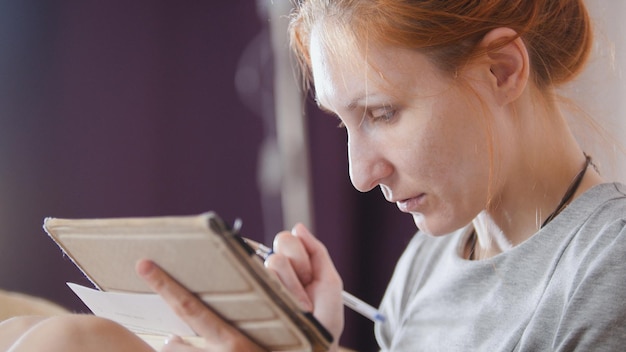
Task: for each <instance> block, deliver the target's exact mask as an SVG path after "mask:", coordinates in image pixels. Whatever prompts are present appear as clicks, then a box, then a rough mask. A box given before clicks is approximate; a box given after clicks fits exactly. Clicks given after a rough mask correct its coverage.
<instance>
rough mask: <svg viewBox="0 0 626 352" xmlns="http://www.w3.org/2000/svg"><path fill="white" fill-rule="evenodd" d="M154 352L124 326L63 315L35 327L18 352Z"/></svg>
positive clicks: (25, 336)
mask: <svg viewBox="0 0 626 352" xmlns="http://www.w3.org/2000/svg"><path fill="white" fill-rule="evenodd" d="M44 347H45V350H46V351H152V349H151V348H150V347H149V346H148V345H147V344H145V343H144V342H143V341H142V340H141V339H139V338H138V337H137V336H136V335H135V334H133V333H132V332H130V331H129V330H127V329H126V328H124V327H123V326H121V325H119V324H117V323H115V322H113V321H111V320H108V319H103V318H99V317H96V316H93V315H61V316H55V317H51V318H49V319H46V320H44V321H41V322H40V323H38V324H36V325H35V326H33V327H32V328H31V329H30V330H29V331H28V332H27V333H26V334H24V336H23V338H22V339H21V340H20V341H18V342H17V343H16V346H15V347H14V348H15V351H22V350H23V351H34V350H40V348H44Z"/></svg>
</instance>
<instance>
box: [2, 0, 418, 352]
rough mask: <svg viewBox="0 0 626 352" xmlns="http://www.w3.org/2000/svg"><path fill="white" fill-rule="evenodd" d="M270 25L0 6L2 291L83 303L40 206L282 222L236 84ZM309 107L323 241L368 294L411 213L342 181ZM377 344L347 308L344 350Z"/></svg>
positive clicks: (39, 5) (227, 13) (193, 14)
mask: <svg viewBox="0 0 626 352" xmlns="http://www.w3.org/2000/svg"><path fill="white" fill-rule="evenodd" d="M265 24H266V20H264V19H263V18H262V16H259V13H258V11H257V9H256V5H255V2H253V1H250V0H229V1H201V0H194V1H191V0H189V1H178V2H174V1H166V0H159V1H155V0H133V1H120V0H115V1H106V2H101V1H100V2H96V1H78V0H77V1H62V2H52V1H50V2H47V1H35V0H23V1H19V2H18V1H15V2H10V4H9V3H8V2H3V3H1V4H0V48H1V50H0V53H1V54H0V225H1V226H0V288H1V289H5V290H15V291H21V292H26V293H30V294H34V295H40V296H44V297H47V298H49V299H51V300H54V301H56V302H59V303H61V304H63V305H65V306H67V307H69V308H70V309H73V310H76V311H84V310H85V308H84V306H83V305H82V304H81V303H80V302H78V301H77V299H75V298H74V296H73V294H72V293H71V292H70V291H69V289H68V288H67V287H66V286H65V282H66V281H74V282H78V283H82V284H87V285H88V282H87V281H86V280H85V279H84V278H83V277H82V276H81V274H80V273H79V272H78V270H77V269H76V268H75V267H74V265H73V264H71V262H70V261H69V260H68V259H66V258H63V256H62V255H61V253H60V251H59V249H58V248H57V247H56V245H54V244H53V243H52V241H51V240H50V239H48V238H47V236H46V235H45V234H44V233H43V231H42V229H41V225H42V221H43V218H44V217H45V216H57V217H105V216H143V215H173V214H190V213H199V212H202V211H206V210H215V211H217V212H218V213H219V214H220V215H222V216H223V217H224V218H225V219H228V220H232V219H234V218H236V217H241V218H243V220H244V232H245V233H246V235H248V236H250V237H252V238H257V239H262V238H264V237H267V236H271V234H267V233H266V232H271V233H272V234H273V232H274V231H278V229H279V226H280V225H279V224H280V219H278V218H274V219H273V218H271V217H269V218H268V217H267V215H266V216H265V217H264V216H263V215H262V214H263V211H264V210H263V209H262V206H261V205H262V204H263V203H262V201H261V195H260V192H259V190H258V189H257V162H258V160H257V158H258V152H259V147H260V145H261V142H262V140H263V138H264V136H265V135H267V134H271V133H272V131H271V126H269V127H268V125H267V121H265V122H264V120H263V117H262V116H260V114H259V113H258V111H260V110H261V109H260V108H259V109H258V110H256V111H253V110H252V109H250V108H249V107H248V106H249V102H247V104H245V103H244V102H242V99H241V98H240V97H239V95H238V93H237V90H236V88H235V83H234V77H235V73H236V70H237V64H238V62H239V60H240V58H241V55H242V53H243V52H244V50H245V49H246V47H248V45H249V43H250V42H252V41H253V40H255V38H256V39H258V38H259V37H258V34H259V33H260V32H261V31H262V30H263V29H264V28H265ZM309 110H310V111H311V118H310V120H309V127H310V136H309V140H310V143H311V148H312V151H311V162H312V170H313V187H314V204H315V229H316V232H317V235H318V236H319V237H320V238H321V239H322V240H323V241H324V242H325V243H327V245H328V247H329V250H330V252H331V254H332V255H333V257H334V258H335V260H336V264H337V266H338V269H339V271H340V272H341V274H342V276H343V277H344V280H345V287H346V289H347V290H349V291H351V292H353V293H355V294H356V295H357V296H360V297H361V298H363V299H365V300H367V301H369V302H371V303H372V304H378V303H379V301H380V298H381V297H382V293H383V290H384V287H385V285H386V283H387V281H388V279H389V275H390V273H391V270H392V269H393V264H394V262H395V260H396V258H397V256H398V255H399V253H400V251H401V249H402V248H403V247H404V246H405V244H406V242H407V241H408V239H409V237H410V235H411V232H412V231H413V227H412V222H411V219H410V218H409V217H407V216H402V215H401V214H399V212H398V211H397V210H396V209H395V206H393V205H390V204H387V203H385V202H384V199H383V197H382V195H381V194H380V192H379V191H378V190H376V191H374V192H371V193H369V194H359V193H358V192H357V191H355V190H354V189H353V188H352V187H351V185H350V182H349V179H348V174H347V163H346V149H345V148H346V143H345V139H346V137H345V131H343V130H339V129H336V128H335V125H336V121H335V120H334V119H332V118H328V117H321V116H320V115H321V114H320V113H319V112H318V111H316V110H315V109H314V108H312V107H311V108H310V109H309ZM262 229H263V230H262ZM373 341H374V340H373V333H372V324H371V323H370V322H369V321H367V320H365V319H364V318H362V317H360V316H357V315H356V314H354V313H352V312H347V327H346V333H345V335H344V339H343V341H342V342H343V344H344V345H346V346H349V347H352V348H356V349H359V350H360V351H368V350H375V347H374V342H373Z"/></svg>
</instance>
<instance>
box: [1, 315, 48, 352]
mask: <svg viewBox="0 0 626 352" xmlns="http://www.w3.org/2000/svg"><path fill="white" fill-rule="evenodd" d="M45 319H48V317H44V316H35V315H33V316H22V317H15V318H10V319H7V320H5V321H3V322H0V351H7V350H8V349H9V347H11V346H12V345H13V344H14V343H15V341H17V339H18V338H20V337H21V336H22V335H24V334H25V333H26V332H27V331H28V330H30V329H31V328H32V327H33V326H35V325H36V324H38V323H40V322H42V321H43V320H45Z"/></svg>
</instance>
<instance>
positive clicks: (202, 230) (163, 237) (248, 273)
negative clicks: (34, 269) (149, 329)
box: [44, 212, 332, 351]
mask: <svg viewBox="0 0 626 352" xmlns="http://www.w3.org/2000/svg"><path fill="white" fill-rule="evenodd" d="M44 229H45V231H46V233H48V235H49V236H50V237H51V238H52V239H53V240H54V241H55V242H56V243H57V244H58V245H59V247H60V248H61V249H62V251H63V252H64V253H65V254H66V255H67V256H68V257H69V258H71V260H72V261H73V262H74V263H75V264H76V266H77V267H78V268H79V269H80V270H81V271H82V272H83V273H84V274H85V275H86V276H87V277H88V278H89V280H90V281H91V282H92V283H93V284H94V286H95V287H96V288H97V289H98V290H101V291H106V292H116V293H127V294H128V293H129V294H146V293H152V291H151V290H150V288H149V287H148V286H147V285H146V284H145V283H144V282H143V280H142V279H141V278H140V277H139V276H138V275H137V274H136V273H135V264H136V263H137V261H138V260H139V259H150V260H152V261H154V262H155V263H156V264H158V265H159V266H160V267H161V268H163V269H164V270H165V271H166V272H168V273H169V274H170V275H171V276H172V277H173V278H174V279H176V280H177V281H178V282H179V283H180V284H182V285H183V286H185V287H186V288H187V289H189V290H190V291H192V292H194V293H196V294H197V295H198V296H199V297H200V298H201V299H202V300H203V301H204V302H205V303H206V304H207V306H209V307H210V308H211V309H212V310H213V311H215V312H216V313H217V314H219V315H220V316H222V317H223V318H224V319H225V320H226V321H228V322H230V323H232V324H233V325H234V326H236V327H237V328H238V329H239V330H240V331H242V332H243V333H244V334H246V335H247V336H248V337H249V338H251V339H252V340H254V341H255V342H257V343H258V344H259V345H261V346H263V347H265V348H267V349H268V350H270V351H326V350H327V349H328V348H329V347H330V344H331V343H332V335H330V333H329V332H328V331H327V330H326V329H325V328H324V327H323V326H322V325H321V324H320V323H319V322H318V321H317V320H316V319H315V317H314V316H313V315H312V314H311V313H310V312H306V311H303V310H301V309H300V308H299V305H298V304H297V303H296V301H295V299H294V298H293V297H292V295H291V294H290V293H289V292H288V291H287V290H286V289H285V288H284V286H283V285H282V283H281V282H280V281H279V280H278V279H277V278H275V277H274V276H273V275H270V273H269V272H268V271H267V270H266V269H265V267H264V266H263V262H262V260H261V259H260V258H258V257H257V256H256V255H255V251H254V250H253V249H252V248H250V247H249V246H248V245H247V244H246V243H245V241H244V240H243V239H242V238H241V237H240V236H239V234H238V230H234V229H232V228H231V227H230V226H227V225H226V224H225V222H224V221H222V219H221V218H220V217H219V216H218V215H217V214H216V213H214V212H207V213H203V214H199V215H191V216H165V217H134V218H105V219H60V218H46V219H45V221H44ZM135 328H137V327H129V329H131V330H136V329H135ZM140 328H141V327H140ZM142 334H143V335H146V331H145V330H141V334H139V335H140V336H142ZM148 335H150V334H148ZM151 338H154V336H152V337H151ZM190 338H193V336H190Z"/></svg>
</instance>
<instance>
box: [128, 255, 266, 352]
mask: <svg viewBox="0 0 626 352" xmlns="http://www.w3.org/2000/svg"><path fill="white" fill-rule="evenodd" d="M136 271H137V274H138V275H139V276H140V277H141V278H142V279H143V280H144V281H145V282H146V283H147V284H148V286H150V288H151V289H152V290H153V291H154V292H156V293H158V294H159V295H160V296H161V297H162V298H163V300H165V302H166V303H167V304H169V306H170V307H171V308H172V310H173V311H174V312H175V313H176V315H178V316H179V317H180V318H181V319H183V321H185V322H186V323H187V324H188V325H189V326H190V327H191V328H192V329H193V330H194V331H195V332H196V333H197V334H198V335H200V336H202V337H204V338H205V339H206V340H207V342H208V343H209V344H210V345H214V346H220V348H221V349H222V350H224V351H237V350H242V349H243V350H249V351H255V350H258V351H260V350H261V349H260V348H259V347H258V346H257V345H256V344H254V343H253V342H252V341H250V340H249V339H247V338H246V337H245V336H244V335H243V334H241V333H240V332H239V331H238V330H237V329H235V328H234V327H233V326H231V325H230V324H228V323H227V322H225V321H224V320H222V318H221V317H219V316H218V315H217V314H215V313H214V312H213V311H211V310H210V309H209V308H207V307H206V306H205V305H204V303H203V302H202V301H201V300H200V299H198V298H197V297H196V296H195V295H194V294H192V293H191V292H189V291H188V290H187V289H186V288H184V287H182V286H181V285H180V284H178V283H177V282H176V281H175V280H174V279H172V278H171V277H170V276H169V275H168V274H167V273H165V272H164V271H163V270H161V268H159V267H158V266H157V265H156V264H154V263H153V262H152V261H150V260H140V261H139V262H138V263H137V267H136ZM173 343H176V341H173Z"/></svg>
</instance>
